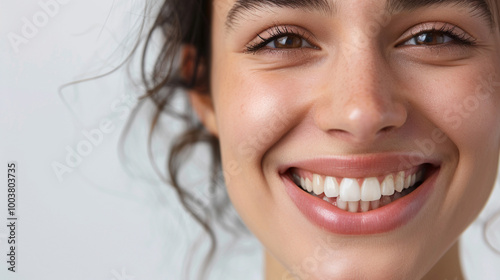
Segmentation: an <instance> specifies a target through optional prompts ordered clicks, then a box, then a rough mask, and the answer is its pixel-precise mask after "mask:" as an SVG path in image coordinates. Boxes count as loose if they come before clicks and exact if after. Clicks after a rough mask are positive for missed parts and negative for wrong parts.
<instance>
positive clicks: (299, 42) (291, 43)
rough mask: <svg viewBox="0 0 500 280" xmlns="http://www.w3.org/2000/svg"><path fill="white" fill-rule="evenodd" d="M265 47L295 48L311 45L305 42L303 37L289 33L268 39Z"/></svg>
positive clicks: (309, 46) (310, 46)
mask: <svg viewBox="0 0 500 280" xmlns="http://www.w3.org/2000/svg"><path fill="white" fill-rule="evenodd" d="M271 39H272V38H271ZM266 47H268V48H275V49H296V48H304V47H306V48H312V47H313V46H312V45H311V44H309V42H307V41H306V40H305V39H304V38H301V37H299V36H297V35H293V34H291V35H287V36H282V37H279V38H276V39H274V40H272V41H270V42H269V43H268V44H267V45H266Z"/></svg>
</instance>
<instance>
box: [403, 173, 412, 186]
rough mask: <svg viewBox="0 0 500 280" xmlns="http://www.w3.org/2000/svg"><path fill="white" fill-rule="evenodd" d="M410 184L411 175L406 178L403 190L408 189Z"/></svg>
mask: <svg viewBox="0 0 500 280" xmlns="http://www.w3.org/2000/svg"><path fill="white" fill-rule="evenodd" d="M410 183H411V175H408V177H406V180H405V186H404V188H405V189H407V188H409V187H410Z"/></svg>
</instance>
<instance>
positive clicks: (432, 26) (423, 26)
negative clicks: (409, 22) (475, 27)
mask: <svg viewBox="0 0 500 280" xmlns="http://www.w3.org/2000/svg"><path fill="white" fill-rule="evenodd" d="M426 32H443V33H447V32H448V33H451V34H453V35H455V37H458V39H462V41H468V43H470V44H471V45H472V44H474V42H475V41H476V38H475V37H473V36H472V35H471V34H470V33H469V32H467V31H465V30H464V29H462V28H460V27H458V26H457V25H455V24H451V23H445V22H426V23H420V24H418V25H414V26H412V27H411V28H409V29H407V30H406V31H405V32H404V33H403V35H401V38H402V39H400V40H398V43H397V44H396V46H402V45H404V43H405V42H407V41H408V40H410V39H411V38H413V37H415V36H417V35H419V34H421V33H426ZM454 39H456V38H454ZM464 43H465V42H464Z"/></svg>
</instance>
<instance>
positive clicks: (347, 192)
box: [339, 178, 361, 201]
mask: <svg viewBox="0 0 500 280" xmlns="http://www.w3.org/2000/svg"><path fill="white" fill-rule="evenodd" d="M339 197H340V198H341V199H342V200H343V201H359V200H360V199H361V190H360V188H359V184H358V180H356V179H351V178H344V179H342V182H341V183H340V195H339Z"/></svg>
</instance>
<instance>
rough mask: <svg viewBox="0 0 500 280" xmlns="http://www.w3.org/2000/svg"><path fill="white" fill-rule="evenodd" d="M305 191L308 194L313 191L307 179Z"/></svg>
mask: <svg viewBox="0 0 500 280" xmlns="http://www.w3.org/2000/svg"><path fill="white" fill-rule="evenodd" d="M306 190H307V191H308V192H311V191H312V190H313V185H312V182H311V180H309V178H306Z"/></svg>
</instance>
